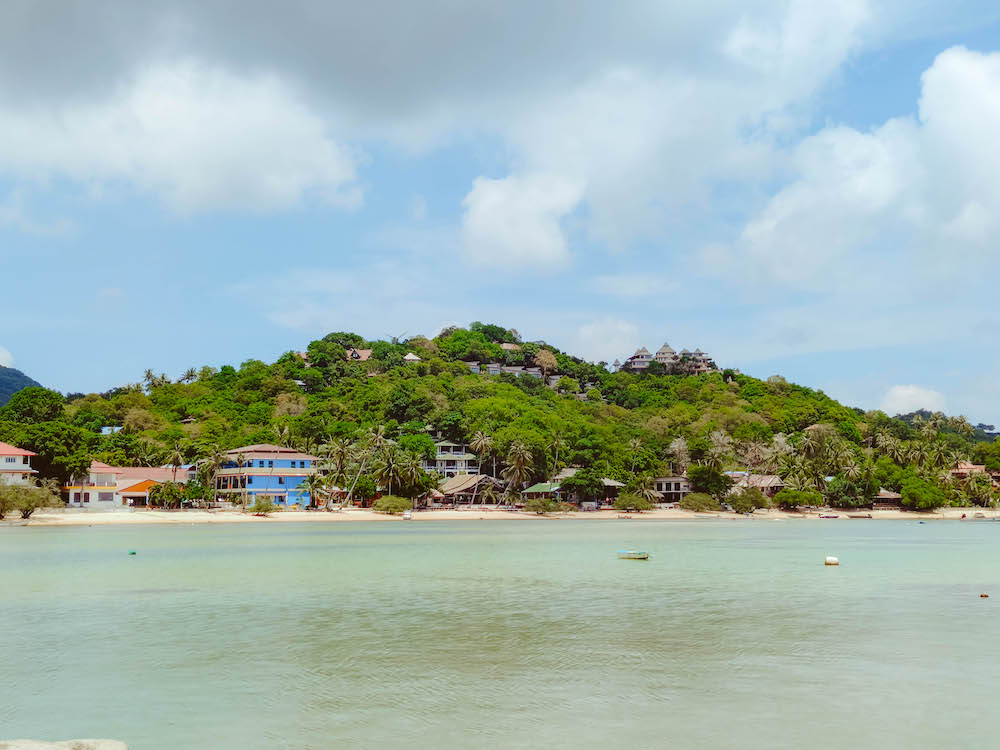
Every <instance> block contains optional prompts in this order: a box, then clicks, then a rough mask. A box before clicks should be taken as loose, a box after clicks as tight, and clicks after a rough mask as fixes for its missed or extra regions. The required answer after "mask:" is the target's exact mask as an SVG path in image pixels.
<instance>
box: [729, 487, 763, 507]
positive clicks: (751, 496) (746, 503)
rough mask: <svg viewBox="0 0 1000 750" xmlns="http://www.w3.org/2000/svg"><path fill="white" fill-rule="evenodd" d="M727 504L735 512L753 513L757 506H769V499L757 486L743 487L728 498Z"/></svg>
mask: <svg viewBox="0 0 1000 750" xmlns="http://www.w3.org/2000/svg"><path fill="white" fill-rule="evenodd" d="M728 501H729V505H730V506H732V509H733V511H734V512H736V513H753V512H754V511H755V510H757V508H770V507H771V501H770V500H769V499H768V497H767V495H765V494H764V493H763V492H761V491H760V489H758V488H757V487H744V488H743V489H742V490H740V491H739V492H734V493H733V494H731V495H730V496H729V498H728Z"/></svg>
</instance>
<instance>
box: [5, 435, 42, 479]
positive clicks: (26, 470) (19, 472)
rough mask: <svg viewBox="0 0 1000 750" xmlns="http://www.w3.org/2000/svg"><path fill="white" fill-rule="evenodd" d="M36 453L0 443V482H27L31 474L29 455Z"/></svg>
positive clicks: (33, 471) (33, 472) (34, 472)
mask: <svg viewBox="0 0 1000 750" xmlns="http://www.w3.org/2000/svg"><path fill="white" fill-rule="evenodd" d="M35 455H37V454H35V453H32V452H31V451H26V450H24V449H23V448H18V447H16V446H14V445H10V444H8V443H0V482H6V483H7V484H27V483H28V481H29V479H30V478H31V475H32V474H37V473H38V472H36V471H35V470H34V469H32V468H31V457H32V456H35Z"/></svg>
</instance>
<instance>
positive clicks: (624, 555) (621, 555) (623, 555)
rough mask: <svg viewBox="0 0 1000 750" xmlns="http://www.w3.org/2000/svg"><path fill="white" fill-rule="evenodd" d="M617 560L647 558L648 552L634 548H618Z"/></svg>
mask: <svg viewBox="0 0 1000 750" xmlns="http://www.w3.org/2000/svg"><path fill="white" fill-rule="evenodd" d="M618 559H619V560H648V559H649V553H648V552H640V551H639V550H634V549H620V550H618Z"/></svg>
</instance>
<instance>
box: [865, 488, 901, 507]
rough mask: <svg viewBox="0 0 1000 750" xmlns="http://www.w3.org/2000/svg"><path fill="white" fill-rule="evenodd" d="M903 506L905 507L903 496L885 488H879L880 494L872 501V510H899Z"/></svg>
mask: <svg viewBox="0 0 1000 750" xmlns="http://www.w3.org/2000/svg"><path fill="white" fill-rule="evenodd" d="M901 507H903V496H902V495H900V494H899V493H898V492H890V491H889V490H887V489H884V488H879V491H878V494H877V495H876V496H875V499H874V500H873V501H872V510H899V509H900V508H901Z"/></svg>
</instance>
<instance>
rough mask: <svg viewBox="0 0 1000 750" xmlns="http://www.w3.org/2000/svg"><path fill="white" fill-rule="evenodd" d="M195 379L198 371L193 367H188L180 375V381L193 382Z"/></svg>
mask: <svg viewBox="0 0 1000 750" xmlns="http://www.w3.org/2000/svg"><path fill="white" fill-rule="evenodd" d="M197 379H198V371H197V370H196V369H194V368H193V367H189V368H188V369H186V370H185V371H184V374H183V375H181V382H182V383H193V382H194V381H195V380H197Z"/></svg>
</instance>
